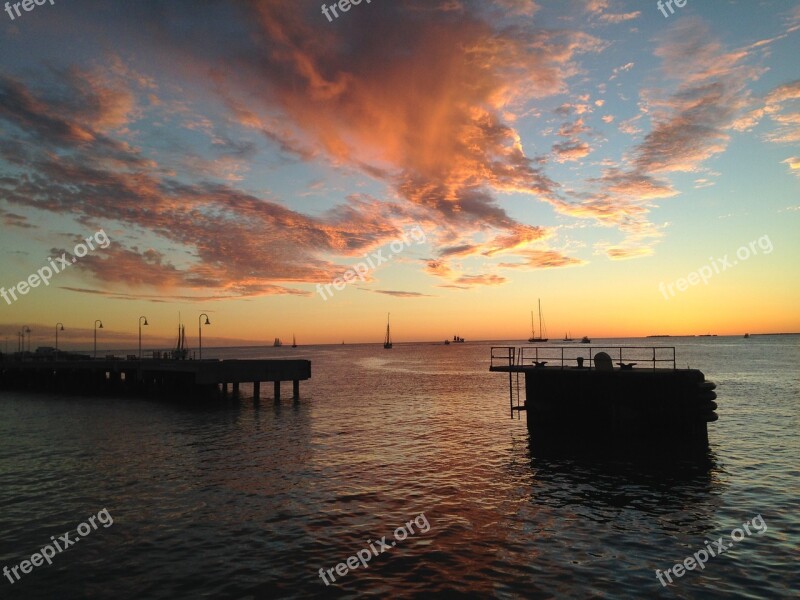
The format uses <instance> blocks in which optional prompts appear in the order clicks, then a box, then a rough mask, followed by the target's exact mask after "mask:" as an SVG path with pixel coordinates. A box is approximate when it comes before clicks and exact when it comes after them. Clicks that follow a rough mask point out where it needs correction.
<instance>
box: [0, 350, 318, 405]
mask: <svg viewBox="0 0 800 600" xmlns="http://www.w3.org/2000/svg"><path fill="white" fill-rule="evenodd" d="M310 378H311V361H309V360H288V359H287V360H215V359H212V360H168V359H149V358H145V359H138V358H135V359H134V358H130V357H129V358H128V359H127V360H124V359H118V358H106V359H94V360H93V359H88V360H87V359H83V360H58V359H56V360H53V359H47V358H45V359H30V358H21V359H20V358H14V357H5V358H4V360H2V361H0V389H31V390H50V391H63V392H82V393H92V392H97V393H124V392H133V393H144V394H147V395H173V396H186V397H195V398H197V397H203V398H213V397H220V396H223V397H224V396H226V395H227V394H228V386H230V391H231V393H232V394H233V395H238V393H239V386H240V384H241V383H252V384H253V397H254V398H255V399H258V398H259V396H260V388H261V383H266V382H272V383H273V385H274V398H275V400H280V397H281V382H283V381H291V382H292V396H293V397H294V398H295V399H299V397H300V381H304V380H307V379H310Z"/></svg>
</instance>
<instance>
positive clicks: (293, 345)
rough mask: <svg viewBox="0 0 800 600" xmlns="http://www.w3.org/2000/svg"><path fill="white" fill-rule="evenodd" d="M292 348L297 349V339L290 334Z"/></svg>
mask: <svg viewBox="0 0 800 600" xmlns="http://www.w3.org/2000/svg"><path fill="white" fill-rule="evenodd" d="M292 348H297V338H296V337H294V334H292Z"/></svg>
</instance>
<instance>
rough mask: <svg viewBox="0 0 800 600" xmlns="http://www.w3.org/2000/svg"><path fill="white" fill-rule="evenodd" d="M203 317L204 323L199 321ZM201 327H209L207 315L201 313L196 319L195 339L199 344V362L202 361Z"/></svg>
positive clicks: (209, 322)
mask: <svg viewBox="0 0 800 600" xmlns="http://www.w3.org/2000/svg"><path fill="white" fill-rule="evenodd" d="M203 317H205V318H206V322H205V323H203V322H202V321H201V319H202V318H203ZM203 325H211V321H209V320H208V315H207V314H206V313H201V314H200V316H199V317H197V339H198V340H199V344H200V360H203Z"/></svg>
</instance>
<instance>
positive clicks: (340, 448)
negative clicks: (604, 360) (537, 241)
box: [0, 336, 800, 599]
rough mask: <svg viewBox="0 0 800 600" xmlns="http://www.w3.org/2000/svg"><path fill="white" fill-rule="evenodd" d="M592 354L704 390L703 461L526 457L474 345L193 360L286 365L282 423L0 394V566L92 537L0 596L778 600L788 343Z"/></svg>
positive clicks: (789, 389)
mask: <svg viewBox="0 0 800 600" xmlns="http://www.w3.org/2000/svg"><path fill="white" fill-rule="evenodd" d="M595 342H596V343H597V345H599V344H610V343H615V344H620V343H622V344H630V345H650V344H658V345H671V346H673V345H674V346H676V351H677V359H678V366H680V367H685V366H687V365H690V366H691V367H692V368H699V369H701V370H702V371H703V372H704V373H705V374H706V377H707V378H708V379H711V380H713V381H715V382H717V384H718V388H717V393H718V400H717V402H718V404H719V409H718V411H717V412H718V414H719V416H720V418H719V421H717V422H716V423H711V424H709V438H710V450H709V456H708V460H707V461H703V462H701V463H696V464H686V463H681V462H680V461H678V460H676V461H675V463H674V464H672V463H670V462H669V461H666V462H662V463H658V464H651V463H648V462H647V461H636V462H625V461H621V460H614V461H608V460H601V459H598V458H592V457H564V456H559V455H556V456H550V455H546V456H542V455H539V454H537V453H536V452H534V451H532V449H531V446H530V436H529V433H528V430H527V427H526V425H525V420H524V419H523V420H512V419H510V418H509V410H508V378H507V376H506V375H505V374H500V373H490V372H489V371H488V367H489V348H490V346H491V345H492V344H490V343H471V342H467V343H466V344H453V345H450V346H447V347H446V346H443V345H433V344H395V347H394V349H393V350H391V351H384V350H383V349H382V348H381V347H380V345H347V346H317V347H313V346H312V347H300V348H297V349H291V348H286V347H284V348H240V349H226V350H217V351H216V355H217V356H220V357H225V358H245V357H246V358H274V357H276V356H280V357H287V358H288V357H292V358H309V359H310V360H311V361H312V379H311V380H310V381H307V382H303V383H301V394H302V399H301V400H300V402H297V403H295V402H293V401H292V400H291V399H290V398H289V396H290V389H291V386H290V385H288V384H287V385H286V387H285V388H284V399H283V400H282V402H281V403H280V404H275V403H274V402H273V401H272V400H271V398H268V397H266V396H271V394H272V389H271V386H262V396H265V397H264V398H262V400H261V401H260V402H259V403H254V402H253V401H252V399H251V398H248V397H247V396H248V394H249V393H250V391H249V389H248V387H247V386H243V390H242V394H243V397H242V398H241V399H240V400H238V401H226V402H220V403H219V404H217V405H202V406H196V405H195V406H193V405H191V404H186V403H183V404H180V403H164V402H161V401H155V400H149V399H145V398H130V397H126V398H110V397H91V398H87V397H76V396H54V395H51V394H44V393H42V394H27V393H19V392H8V391H3V392H0V567H3V566H6V567H8V568H9V569H10V568H11V567H14V566H16V565H18V564H19V563H20V562H21V561H23V560H25V559H29V558H30V556H31V555H32V554H34V553H35V552H37V551H38V550H39V549H40V548H42V547H43V546H45V545H46V544H48V543H50V542H51V536H53V538H54V539H55V540H56V541H57V540H58V538H59V536H61V535H63V534H64V533H65V532H67V531H73V532H74V531H75V529H76V527H77V526H78V525H80V524H81V523H83V522H87V520H88V518H89V517H93V516H96V515H97V514H98V513H99V512H100V511H102V510H103V509H105V511H106V513H104V514H106V515H110V517H111V518H112V519H113V523H109V520H110V519H108V518H105V517H104V519H103V520H104V522H105V523H107V525H104V524H102V523H101V524H99V526H98V527H97V529H92V530H91V531H90V532H87V535H86V536H85V537H83V538H82V539H80V541H79V543H74V544H73V545H72V546H71V547H69V548H62V550H63V551H62V552H58V553H56V554H55V556H54V557H53V558H52V564H51V565H47V563H44V564H43V565H42V566H37V567H33V568H32V570H31V572H30V573H27V574H23V573H22V572H21V571H18V573H19V574H20V575H21V578H20V579H19V580H18V581H17V580H15V582H14V583H13V584H12V583H10V582H9V579H8V578H7V577H6V576H2V578H0V597H3V598H59V599H68V598H199V597H210V598H306V597H317V596H320V597H328V596H330V597H341V598H348V597H357V596H361V595H378V594H380V595H384V596H387V597H400V598H403V597H416V596H430V595H442V596H449V597H475V598H486V597H497V598H562V597H564V598H587V597H608V598H620V597H629V598H641V597H664V598H668V597H678V598H698V597H703V598H722V597H725V598H729V597H739V598H790V597H797V592H798V590H800V574H799V573H800V569H798V543H800V441H799V440H798V426H799V425H800V369H799V368H798V365H800V337H798V336H759V337H753V338H751V339H749V340H745V339H742V338H723V337H714V338H670V339H658V340H595ZM512 343H513V342H505V344H512ZM495 344H496V345H503V344H504V343H503V342H496V343H495ZM204 355H206V356H213V355H214V351H213V350H210V349H204ZM759 515H760V519H761V520H760V521H759V520H757V521H756V522H755V523H754V521H753V520H754V519H758V516H759ZM415 519H416V521H415ZM98 520H99V518H96V519H95V524H96V525H97V524H98ZM744 523H748V524H749V529H750V534H746V533H742V534H741V535H740V534H734V535H737V536H738V537H739V538H740V539H739V540H738V541H737V542H736V543H732V541H731V538H730V534H731V532H732V531H733V530H734V529H736V528H742V525H743V524H744ZM761 523H763V524H764V527H765V528H766V529H764V528H763V527H760V524H761ZM409 524H410V526H409ZM757 525H758V526H757ZM398 527H403V528H405V531H400V532H399V533H397V528H398ZM86 529H88V525H87V527H86V528H84V531H86ZM408 529H411V530H412V533H408ZM741 531H742V532H744V529H741ZM404 533H405V536H404V535H403V534H404ZM396 535H397V537H395V536H396ZM384 536H385V538H386V539H385V542H384V543H385V544H386V547H383V546H382V545H381V544H380V543H379V542H378V540H381V539H382V538H383V537H384ZM74 537H75V536H74V533H73V535H72V538H73V539H74ZM401 537H405V539H402V540H401V539H399V538H401ZM720 537H723V538H724V540H723V541H724V542H725V541H726V542H727V544H726V545H731V547H730V548H729V549H728V550H727V551H726V552H725V553H724V554H721V555H719V556H714V557H709V558H708V560H707V562H706V563H705V565H704V568H703V569H702V570H700V569H698V568H695V569H694V570H690V571H686V572H685V574H683V575H682V576H681V577H677V576H672V580H673V583H671V584H669V585H668V586H667V587H663V586H662V585H661V583H659V580H658V579H657V578H656V576H655V570H656V569H659V570H661V571H664V570H666V569H669V568H671V567H673V566H674V565H675V564H676V563H679V562H683V561H684V559H685V558H686V557H688V556H691V555H693V554H694V553H696V552H698V551H699V550H701V549H704V548H706V547H710V548H712V549H713V548H715V540H717V539H718V538H720ZM391 542H394V543H395V545H394V546H392V545H391ZM706 543H708V546H706ZM370 546H372V547H374V548H376V549H378V550H380V549H381V548H383V551H382V552H380V553H379V555H378V556H374V554H375V553H374V552H373V551H371V550H370ZM359 551H363V554H362V556H365V557H366V555H367V554H368V555H369V557H370V558H369V559H368V562H366V559H365V562H366V564H367V566H366V568H365V567H364V566H363V565H361V564H360V563H359V565H358V567H357V568H355V569H350V570H349V572H347V573H346V574H345V575H340V574H337V573H336V570H335V568H336V566H337V564H339V563H346V561H347V559H348V557H350V556H355V555H357V553H358V552H359ZM351 562H356V560H355V559H354V560H353V561H351ZM320 569H324V570H325V571H327V570H328V569H333V571H332V576H333V578H335V579H336V581H335V583H331V582H330V576H329V575H326V579H327V580H328V582H329V584H330V585H327V586H326V584H325V582H324V581H323V579H322V578H321V577H320V575H319V570H320ZM340 569H342V570H343V567H340ZM11 577H12V579H13V575H11Z"/></svg>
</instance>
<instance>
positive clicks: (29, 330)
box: [22, 325, 31, 352]
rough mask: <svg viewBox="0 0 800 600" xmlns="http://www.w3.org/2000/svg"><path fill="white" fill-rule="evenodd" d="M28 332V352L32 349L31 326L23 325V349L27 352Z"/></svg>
mask: <svg viewBox="0 0 800 600" xmlns="http://www.w3.org/2000/svg"><path fill="white" fill-rule="evenodd" d="M26 333H27V334H28V352H30V351H31V328H30V327H28V326H27V325H23V326H22V351H23V352H25V334H26Z"/></svg>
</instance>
